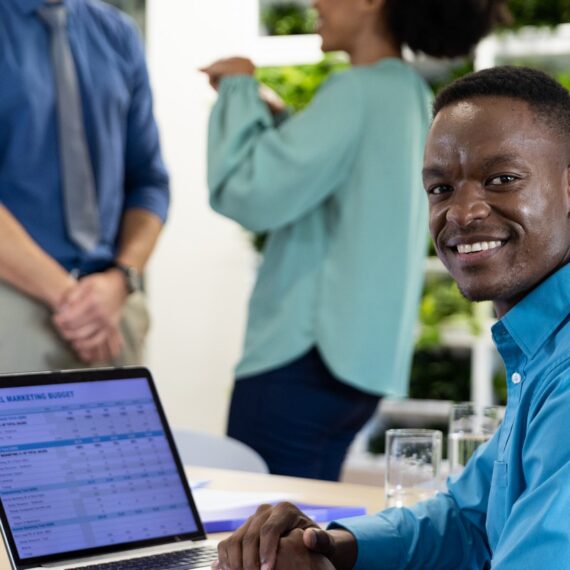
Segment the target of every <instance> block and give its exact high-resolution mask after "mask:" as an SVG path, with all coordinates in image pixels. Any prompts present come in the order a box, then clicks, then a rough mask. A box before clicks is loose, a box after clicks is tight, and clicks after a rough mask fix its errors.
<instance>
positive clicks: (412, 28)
mask: <svg viewBox="0 0 570 570" xmlns="http://www.w3.org/2000/svg"><path fill="white" fill-rule="evenodd" d="M385 10H386V11H385V12H384V17H385V21H386V23H387V25H388V28H389V30H390V32H391V33H392V34H393V35H394V37H395V39H396V40H397V41H398V42H399V43H401V44H406V45H407V46H409V47H410V49H411V50H413V51H421V52H423V53H425V54H427V55H431V56H434V57H457V56H461V55H467V54H468V53H469V52H470V51H471V50H472V49H473V48H474V47H475V45H476V44H477V43H478V42H479V40H480V39H481V38H483V37H484V36H486V35H487V34H488V33H489V32H490V31H491V30H492V29H493V27H494V26H495V25H497V24H507V23H509V21H510V14H509V11H508V8H507V0H386V5H385Z"/></svg>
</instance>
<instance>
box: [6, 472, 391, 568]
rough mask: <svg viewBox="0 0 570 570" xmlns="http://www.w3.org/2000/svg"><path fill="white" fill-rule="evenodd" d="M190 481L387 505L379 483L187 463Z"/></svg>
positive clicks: (371, 507)
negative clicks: (314, 477)
mask: <svg viewBox="0 0 570 570" xmlns="http://www.w3.org/2000/svg"><path fill="white" fill-rule="evenodd" d="M185 469H186V474H187V475H188V478H189V479H190V480H194V481H196V480H200V481H208V489H214V490H220V491H236V492H238V491H241V492H255V493H287V494H288V495H289V500H291V501H293V502H300V503H312V504H315V505H339V506H354V505H359V506H363V507H365V508H366V510H367V512H368V513H375V512H377V511H379V510H381V509H383V508H384V489H383V487H382V486H381V484H380V483H379V485H378V486H377V487H376V486H374V487H373V486H368V485H355V484H352V483H333V482H329V481H317V480H313V479H300V478H298V477H283V476H278V475H266V474H259V473H246V472H244V471H231V470H227V469H213V468H210V467H196V466H187V467H186V468H185ZM228 534H229V533H216V534H210V535H209V536H210V538H214V539H221V538H224V537H225V536H227V535H228ZM0 570H10V563H9V562H8V558H7V556H6V552H5V550H4V545H3V543H2V544H0Z"/></svg>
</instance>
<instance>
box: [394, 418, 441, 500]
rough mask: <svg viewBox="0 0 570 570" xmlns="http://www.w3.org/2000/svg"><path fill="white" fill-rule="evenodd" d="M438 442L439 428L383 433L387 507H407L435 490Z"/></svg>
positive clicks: (438, 462) (437, 480)
mask: <svg viewBox="0 0 570 570" xmlns="http://www.w3.org/2000/svg"><path fill="white" fill-rule="evenodd" d="M441 441H442V433H441V431H439V430H433V429H390V430H388V431H387V432H386V484H385V492H386V506H387V507H406V506H411V505H413V504H415V503H417V502H418V501H424V500H426V499H429V498H431V497H432V496H433V495H434V494H435V493H436V492H437V491H438V490H439V486H440V478H439V473H440V469H441Z"/></svg>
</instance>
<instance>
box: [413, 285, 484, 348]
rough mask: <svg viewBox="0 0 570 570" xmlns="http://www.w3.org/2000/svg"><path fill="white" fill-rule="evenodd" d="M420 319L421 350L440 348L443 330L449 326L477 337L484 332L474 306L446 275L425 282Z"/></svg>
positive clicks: (419, 340) (419, 345)
mask: <svg viewBox="0 0 570 570" xmlns="http://www.w3.org/2000/svg"><path fill="white" fill-rule="evenodd" d="M419 320H420V333H419V336H418V340H417V343H416V344H417V347H418V349H425V348H430V347H436V346H438V345H440V344H441V341H442V338H441V333H442V327H444V326H446V325H448V326H458V327H461V328H467V329H468V330H469V331H470V332H471V333H472V334H474V335H477V334H479V333H480V332H481V326H480V323H479V321H478V319H477V317H476V315H475V311H474V308H473V304H472V303H471V302H469V301H468V300H467V299H465V297H463V295H461V293H460V292H459V289H458V288H457V285H456V284H455V282H454V281H452V280H451V279H450V278H449V277H447V276H441V277H437V278H432V279H428V280H427V281H426V284H425V286H424V292H423V295H422V300H421V303H420V314H419Z"/></svg>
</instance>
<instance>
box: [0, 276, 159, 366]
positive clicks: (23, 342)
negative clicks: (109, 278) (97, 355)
mask: <svg viewBox="0 0 570 570" xmlns="http://www.w3.org/2000/svg"><path fill="white" fill-rule="evenodd" d="M120 328H121V332H122V333H123V337H124V340H125V346H124V348H123V351H122V352H121V354H120V355H119V357H118V358H116V359H114V360H113V361H112V362H98V363H95V364H92V365H90V364H85V363H84V362H82V361H81V360H79V359H78V358H77V356H76V354H75V352H73V350H72V349H71V347H70V346H69V344H68V343H67V342H66V341H64V340H63V339H62V338H61V337H60V336H59V334H58V333H57V331H56V330H55V328H54V326H53V325H52V323H51V312H50V310H49V309H48V308H47V307H46V306H45V305H43V304H41V303H39V302H38V301H35V300H34V299H31V298H30V297H28V296H26V295H24V294H22V293H20V292H19V291H18V290H16V289H14V288H13V287H11V286H10V285H7V284H6V283H3V282H1V281H0V373H6V372H36V371H41V370H66V369H70V368H93V367H95V366H124V365H129V364H141V363H142V360H143V348H144V340H145V337H146V334H147V332H148V329H149V315H148V309H147V305H146V299H145V297H144V295H143V294H142V293H133V294H132V295H129V297H128V299H127V302H126V304H125V307H124V309H123V315H122V318H121V323H120Z"/></svg>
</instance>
